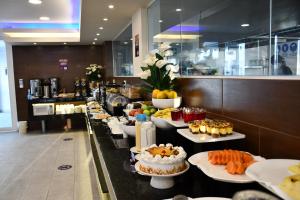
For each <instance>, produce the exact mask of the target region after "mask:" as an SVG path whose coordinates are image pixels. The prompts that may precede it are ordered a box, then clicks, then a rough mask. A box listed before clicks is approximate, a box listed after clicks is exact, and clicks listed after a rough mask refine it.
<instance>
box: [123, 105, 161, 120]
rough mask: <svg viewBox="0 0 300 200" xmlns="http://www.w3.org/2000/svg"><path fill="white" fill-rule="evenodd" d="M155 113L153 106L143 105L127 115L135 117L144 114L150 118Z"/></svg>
mask: <svg viewBox="0 0 300 200" xmlns="http://www.w3.org/2000/svg"><path fill="white" fill-rule="evenodd" d="M156 111H157V109H156V108H155V107H154V106H151V105H146V104H143V105H142V107H141V108H138V109H132V110H131V111H129V113H128V115H129V116H130V117H135V116H136V115H138V114H145V115H147V116H148V117H150V116H151V115H152V114H154V113H155V112H156Z"/></svg>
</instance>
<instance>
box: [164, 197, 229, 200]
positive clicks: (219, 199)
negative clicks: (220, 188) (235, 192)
mask: <svg viewBox="0 0 300 200" xmlns="http://www.w3.org/2000/svg"><path fill="white" fill-rule="evenodd" d="M172 199H173V198H171V199H165V200H172ZM188 200H231V199H229V198H223V197H199V198H194V199H193V198H191V197H188Z"/></svg>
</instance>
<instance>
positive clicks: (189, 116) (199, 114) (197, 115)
mask: <svg viewBox="0 0 300 200" xmlns="http://www.w3.org/2000/svg"><path fill="white" fill-rule="evenodd" d="M205 117H206V111H205V110H204V109H202V108H195V107H192V108H183V109H182V118H183V121H184V122H185V123H188V122H191V121H194V120H203V119H205Z"/></svg>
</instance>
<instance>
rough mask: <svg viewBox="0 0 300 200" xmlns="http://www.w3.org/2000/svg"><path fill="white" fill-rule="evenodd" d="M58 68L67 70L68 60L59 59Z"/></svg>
mask: <svg viewBox="0 0 300 200" xmlns="http://www.w3.org/2000/svg"><path fill="white" fill-rule="evenodd" d="M58 62H59V68H60V69H63V70H68V59H64V58H61V59H59V60H58Z"/></svg>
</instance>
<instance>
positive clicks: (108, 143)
mask: <svg viewBox="0 0 300 200" xmlns="http://www.w3.org/2000/svg"><path fill="white" fill-rule="evenodd" d="M87 121H88V124H89V126H90V129H91V132H90V135H91V142H92V143H94V145H95V146H96V151H94V152H93V153H94V158H99V161H98V162H100V163H98V166H100V167H101V169H100V171H101V173H102V172H103V176H104V177H102V180H100V185H102V188H106V187H107V190H108V192H109V196H110V199H120V200H127V199H128V200H134V199H139V200H141V199H168V198H173V197H174V196H176V195H179V194H183V195H186V196H188V197H192V198H197V197H227V198H232V196H233V195H234V193H236V192H237V191H241V190H260V191H263V192H266V193H270V192H269V191H267V190H266V189H264V188H263V187H262V186H260V185H259V184H258V183H256V182H253V183H247V184H237V183H226V182H221V181H216V180H214V179H211V178H210V177H208V176H206V175H205V174H204V173H203V172H202V171H201V170H199V169H198V168H197V167H195V166H193V165H191V166H190V169H189V170H188V171H187V172H186V173H184V174H182V175H180V176H178V177H175V186H174V187H172V188H171V189H155V188H153V187H151V186H150V177H147V176H142V175H139V174H138V173H135V172H131V169H132V167H131V166H130V161H129V159H130V150H129V148H128V147H127V148H117V147H116V145H115V144H116V142H114V141H115V139H114V138H113V137H112V135H111V133H110V130H109V129H108V128H106V127H105V126H104V125H103V124H102V123H101V122H100V121H99V120H93V119H89V118H88V119H87ZM174 132H176V130H174ZM177 135H178V134H177ZM179 137H181V136H179ZM117 140H119V141H122V142H121V143H123V146H126V145H127V146H128V142H129V141H128V139H117ZM129 140H130V138H129ZM181 141H182V142H183V141H184V138H181ZM159 142H160V141H158V143H159ZM126 143H127V144H126ZM124 144H126V145H124ZM95 162H97V159H95ZM96 166H97V163H96ZM98 171H99V169H98ZM98 176H99V172H98ZM99 177H100V179H101V176H99ZM104 180H105V181H104ZM101 181H102V183H101ZM103 181H104V182H105V183H103ZM103 185H104V186H103Z"/></svg>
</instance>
